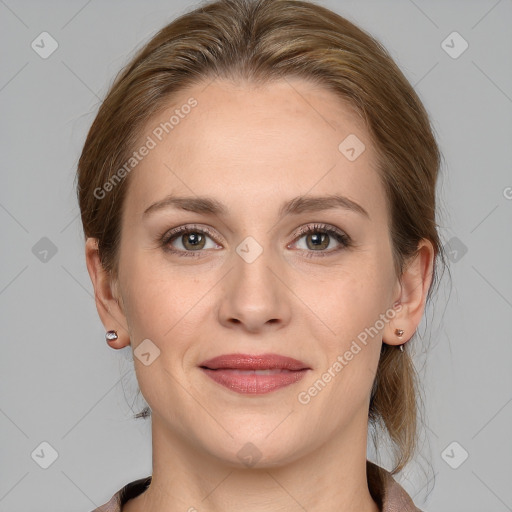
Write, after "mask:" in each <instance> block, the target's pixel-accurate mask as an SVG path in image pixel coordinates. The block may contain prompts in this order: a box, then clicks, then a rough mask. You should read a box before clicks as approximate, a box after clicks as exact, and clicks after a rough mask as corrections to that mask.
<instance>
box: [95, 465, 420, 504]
mask: <svg viewBox="0 0 512 512" xmlns="http://www.w3.org/2000/svg"><path fill="white" fill-rule="evenodd" d="M366 471H367V478H368V489H369V490H370V494H371V495H372V498H373V499H374V500H375V502H376V503H377V505H378V507H379V508H380V510H381V512H421V510H420V509H419V508H416V506H415V505H414V503H413V501H412V499H411V497H410V496H409V495H408V494H407V493H406V492H405V490H404V489H403V487H402V486H401V485H400V484H399V483H398V482H397V481H396V480H395V479H394V478H393V476H392V475H391V473H390V472H389V471H387V470H386V469H384V468H382V467H380V466H377V465H376V464H374V463H373V462H370V461H368V460H367V461H366ZM150 483H151V477H150V476H148V477H146V478H141V479H139V480H135V481H133V482H130V483H129V484H127V485H125V486H124V487H123V488H121V489H120V490H119V491H117V492H116V493H115V494H114V495H113V496H112V498H111V499H110V501H108V502H107V503H105V504H104V505H102V506H101V507H98V508H96V509H94V510H93V511H92V512H121V507H122V506H123V505H124V504H125V503H126V502H127V501H128V500H130V499H131V498H135V497H136V496H139V495H140V494H142V493H143V492H144V491H145V490H146V489H147V488H148V487H149V484H150Z"/></svg>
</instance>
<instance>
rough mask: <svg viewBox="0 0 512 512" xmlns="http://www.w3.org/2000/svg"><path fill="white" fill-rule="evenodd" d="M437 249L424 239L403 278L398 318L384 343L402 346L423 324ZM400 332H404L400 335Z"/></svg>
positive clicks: (397, 299) (390, 324)
mask: <svg viewBox="0 0 512 512" xmlns="http://www.w3.org/2000/svg"><path fill="white" fill-rule="evenodd" d="M434 256H435V253H434V247H433V245H432V243H431V242H430V240H426V239H423V240H421V241H420V243H419V244H418V250H417V252H416V254H415V255H414V256H412V257H411V259H410V260H409V262H408V264H407V265H406V268H405V270H404V271H403V272H402V275H401V277H400V285H401V286H400V289H401V291H400V296H399V297H396V298H395V301H396V302H395V304H396V303H397V302H398V303H399V304H400V306H401V307H400V308H399V310H397V308H396V307H395V308H394V309H395V311H396V313H395V316H394V318H393V319H392V320H391V321H390V322H389V323H388V324H387V325H386V326H385V328H384V331H383V339H382V341H383V343H387V344H388V345H402V344H405V343H406V342H407V341H409V340H410V339H411V338H412V336H413V335H414V333H415V332H416V329H417V328H418V325H419V324H420V322H421V318H422V317H423V313H424V310H425V303H426V299H427V294H428V290H429V288H430V284H431V282H432V272H433V265H434ZM400 331H403V332H402V333H401V335H400Z"/></svg>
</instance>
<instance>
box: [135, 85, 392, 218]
mask: <svg viewBox="0 0 512 512" xmlns="http://www.w3.org/2000/svg"><path fill="white" fill-rule="evenodd" d="M149 141H151V142H149ZM145 144H146V145H148V146H149V145H150V146H152V149H150V150H149V151H147V152H146V155H145V156H144V157H143V158H141V160H140V162H139V163H138V164H137V167H136V168H135V169H134V170H133V171H132V173H131V176H130V180H131V184H130V187H129V192H128V196H127V198H126V201H127V203H129V205H127V209H130V211H133V212H134V213H135V211H137V213H139V214H140V212H142V211H144V209H145V208H146V207H147V206H148V205H149V204H150V203H151V202H154V201H156V200H158V199H161V198H162V196H164V195H167V194H170V193H176V194H179V195H210V196H215V197H217V198H218V199H219V200H220V201H222V202H225V203H231V204H236V203H238V204H239V206H244V205H245V206H248V205H249V204H250V203H251V202H252V201H254V203H255V204H257V203H259V204H260V205H261V206H260V207H262V206H263V207H267V206H269V205H270V204H272V198H274V197H275V199H276V208H278V206H279V204H280V203H281V202H282V199H287V198H289V197H295V196H297V195H304V194H307V193H308V192H310V193H312V194H317V193H318V194H320V193H326V192H327V193H342V194H344V195H345V196H348V197H350V198H352V199H354V200H357V201H358V202H361V203H365V208H366V205H367V206H368V207H367V209H368V210H371V209H374V210H378V209H379V208H382V207H384V196H383V194H384V192H383V190H382V187H381V184H380V180H379V178H378V174H377V171H376V163H377V162H376V155H375V151H374V148H373V145H372V143H371V141H370V137H369V134H368V132H367V130H366V128H365V126H364V124H363V122H362V120H361V119H360V118H359V116H358V114H357V113H356V112H355V111H354V110H353V109H352V108H351V107H350V106H349V105H348V104H347V103H345V102H343V101H342V100H341V99H340V98H339V97H337V96H336V95H335V94H334V93H333V92H331V91H329V90H327V89H325V88H323V87H320V86H318V85H315V84H312V83H310V82H307V81H305V80H302V79H296V78H294V79H292V78H287V79H281V80H279V81H275V82H271V83H267V84H265V85H261V86H255V85H253V84H247V83H237V84H235V83H233V82H230V81H223V80H216V81H213V82H210V83H208V82H205V83H202V84H197V85H194V86H193V87H190V88H187V89H184V90H181V91H180V92H179V93H178V94H176V95H174V96H173V98H172V100H170V101H169V103H168V105H166V106H165V108H164V109H163V110H161V111H160V112H159V113H158V114H157V115H155V116H153V117H152V118H151V119H150V120H149V122H147V123H146V125H145V129H144V131H143V134H142V136H141V137H140V139H139V144H138V145H137V148H138V147H139V146H143V145H145ZM137 148H136V149H137ZM347 150H349V152H348V153H347ZM354 156H355V157H356V158H354ZM356 198H357V199H356ZM277 203H279V204H277ZM380 213H381V214H382V212H380Z"/></svg>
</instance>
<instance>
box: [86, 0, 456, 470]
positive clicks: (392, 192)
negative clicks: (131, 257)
mask: <svg viewBox="0 0 512 512" xmlns="http://www.w3.org/2000/svg"><path fill="white" fill-rule="evenodd" d="M286 77H298V78H302V79H305V80H309V81H312V82H314V83H315V84H319V85H320V86H322V87H324V88H326V89H328V90H330V91H332V92H334V93H335V95H336V96H337V97H338V98H339V99H340V100H342V101H345V102H346V103H347V104H348V105H350V106H351V107H353V109H354V111H355V112H356V113H357V114H358V115H359V116H360V118H361V119H362V120H363V122H364V125H365V127H366V128H367V130H368V132H369V134H370V137H371V142H372V144H373V145H374V147H375V150H376V154H377V157H378V173H379V177H380V180H381V182H382V184H383V186H384V189H385V192H386V200H387V208H388V211H389V214H390V226H389V229H390V239H391V242H392V244H391V245H392V253H393V262H394V266H395V271H396V275H397V276H401V275H402V272H403V270H404V268H405V266H406V265H407V262H408V261H409V259H410V258H411V257H413V256H415V255H416V254H417V250H418V244H419V242H420V241H421V240H422V239H427V240H429V241H430V242H431V243H432V245H433V247H434V251H435V254H434V268H433V275H432V283H431V286H430V288H429V290H428V294H427V301H429V300H430V297H431V293H432V290H433V288H434V286H435V285H436V283H437V282H438V280H439V271H438V270H437V268H436V267H437V266H438V265H439V264H443V266H446V263H445V256H444V254H443V248H442V245H441V242H440V239H439V235H438V232H437V224H436V180H437V175H438V171H439V167H440V158H441V155H440V151H439V148H438V146H437V143H436V140H435V137H434V134H433V129H432V127H431V124H430V121H429V117H428V114H427V112H426V110H425V108H424V106H423V105H422V103H421V101H420V99H419V97H418V96H417V94H416V93H415V91H414V89H413V87H412V86H411V84H410V83H409V82H408V81H407V79H406V78H405V76H404V75H403V73H402V72H401V71H400V69H399V68H398V66H397V65H396V64H395V62H394V61H393V59H392V58H391V56H390V55H389V53H388V52H387V51H386V49H385V48H384V47H383V46H382V45H381V44H380V43H379V42H378V41H377V40H376V39H374V38H373V37H371V36H370V35H369V34H367V33H366V32H364V31H363V30H361V29H360V28H358V27H357V26H355V25H354V24H353V23H351V22H350V21H348V20H347V19H345V18H343V17H342V16H340V15H338V14H336V13H334V12H332V11H330V10H329V9H327V8H324V7H322V6H319V5H317V4H315V3H313V2H310V1H300V0H218V1H214V2H210V3H206V4H204V5H202V6H200V7H197V8H196V9H195V10H192V11H190V12H188V13H185V14H183V15H181V16H180V17H178V18H177V19H175V20H174V21H172V22H171V23H170V24H168V25H167V26H165V27H164V28H162V29H161V30H160V31H159V32H157V33H156V34H155V35H154V36H153V37H152V38H151V40H149V42H147V43H146V44H145V45H144V46H143V47H142V48H141V49H139V50H138V51H137V52H136V53H135V55H134V56H133V58H132V59H131V61H130V62H129V63H128V64H127V65H126V66H125V67H124V68H123V69H122V70H121V71H120V72H119V73H118V75H117V76H116V78H115V80H114V81H113V83H112V84H111V86H110V89H109V91H108V93H107V96H106V98H105V100H104V102H103V103H102V104H101V106H100V108H99V111H98V114H97V116H96V118H95V120H94V122H93V124H92V126H91V128H90V130H89V133H88V135H87V138H86V141H85V144H84V147H83V151H82V154H81V156H80V159H79V162H78V170H77V180H78V184H77V195H78V202H79V206H80V210H81V219H82V224H83V229H84V235H85V238H88V237H94V238H96V239H97V240H98V252H99V256H100V260H101V263H102V265H103V268H104V269H105V270H106V271H108V272H109V273H110V275H111V277H112V279H114V280H115V279H117V277H118V262H119V242H120V237H121V215H122V208H123V203H124V198H125V195H126V193H127V189H128V186H129V183H130V176H129V175H128V176H126V177H125V178H124V179H123V180H118V181H119V183H118V184H117V185H116V186H114V187H112V189H111V190H110V191H109V192H108V194H107V195H106V196H105V197H103V198H99V197H97V194H95V190H97V189H98V188H101V187H103V185H104V184H105V183H107V182H111V180H113V179H115V178H116V176H115V173H116V170H119V169H120V168H121V167H122V166H123V164H124V163H125V162H127V161H128V160H129V158H130V157H131V156H132V152H133V150H134V145H135V143H136V141H137V140H139V139H140V137H141V136H142V135H143V133H144V129H145V126H146V124H147V122H148V121H149V120H150V119H151V118H152V116H153V115H155V114H156V113H157V112H159V111H161V110H163V109H164V108H166V107H167V106H168V104H169V101H170V98H171V96H172V95H173V94H175V93H177V92H179V91H181V90H183V89H185V88H187V87H188V86H192V85H194V84H199V83H204V82H205V81H208V80H213V79H215V78H221V79H228V80H233V81H236V80H244V81H246V82H248V83H251V84H265V83H270V82H272V81H274V80H278V79H283V78H286ZM417 394H418V386H417V374H416V371H415V368H414V364H413V361H412V358H411V355H410V354H409V353H408V350H404V352H401V351H400V350H397V349H396V347H394V346H390V345H387V344H385V343H383V344H382V349H381V355H380V361H379V364H378V369H377V374H376V377H375V380H374V384H373V388H372V390H371V398H370V405H369V413H368V418H369V424H370V425H372V426H378V425H380V426H381V427H382V429H383V430H384V431H385V432H387V434H388V435H389V439H390V440H391V445H392V447H393V452H394V458H395V466H394V468H393V469H392V473H396V472H398V471H401V470H402V469H403V467H404V466H405V465H406V464H407V463H408V462H409V461H410V460H411V458H412V457H413V454H414V452H415V450H416V447H417V437H418V436H417V413H418V400H417V396H418V395H417ZM149 415H150V410H149V408H148V407H146V408H145V409H144V410H143V411H142V412H141V413H139V414H137V415H135V417H147V416H149Z"/></svg>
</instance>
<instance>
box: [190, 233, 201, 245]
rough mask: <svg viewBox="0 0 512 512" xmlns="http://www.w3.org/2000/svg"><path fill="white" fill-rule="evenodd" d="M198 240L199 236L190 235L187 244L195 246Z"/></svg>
mask: <svg viewBox="0 0 512 512" xmlns="http://www.w3.org/2000/svg"><path fill="white" fill-rule="evenodd" d="M199 239H200V236H197V234H196V233H190V234H189V235H188V241H189V243H191V244H192V245H197V244H198V243H199V241H200V240H199Z"/></svg>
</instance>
